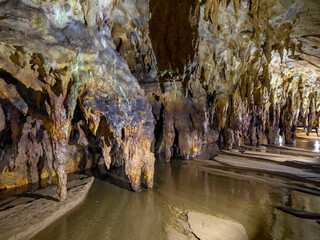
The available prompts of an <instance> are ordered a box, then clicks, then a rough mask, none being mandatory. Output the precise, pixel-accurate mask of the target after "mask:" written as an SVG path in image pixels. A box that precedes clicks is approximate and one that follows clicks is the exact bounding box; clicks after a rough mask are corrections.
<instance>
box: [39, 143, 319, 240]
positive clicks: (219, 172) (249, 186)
mask: <svg viewBox="0 0 320 240" xmlns="http://www.w3.org/2000/svg"><path fill="white" fill-rule="evenodd" d="M300 140H301V139H300ZM300 140H299V141H300ZM301 141H304V140H303V139H302V140H301ZM314 144H315V142H313V145H314ZM313 145H312V146H313ZM310 146H311V145H310ZM242 150H243V151H242V152H231V151H223V152H221V153H220V154H219V155H218V156H217V157H215V158H214V159H213V160H196V161H180V160H174V161H172V162H171V163H170V164H164V163H156V166H155V169H156V171H155V182H154V189H153V190H152V191H147V190H146V189H145V188H143V190H142V191H141V192H139V193H134V192H131V191H130V185H129V182H128V181H127V180H126V178H125V173H124V169H114V170H111V171H109V172H106V171H105V170H104V168H100V171H98V170H97V172H96V173H95V175H96V179H95V181H94V183H93V186H92V188H91V190H90V192H89V194H88V197H87V199H86V200H85V201H84V203H83V205H82V206H81V207H80V208H78V209H77V210H75V211H73V212H72V213H69V214H67V215H65V216H63V217H62V218H60V219H59V220H57V221H56V222H55V223H54V224H52V225H50V226H49V227H47V228H46V229H45V230H43V231H42V232H40V233H39V234H38V235H36V236H35V237H34V238H33V239H34V240H36V239H48V240H50V239H196V238H199V239H205V238H200V237H199V236H200V235H197V234H201V231H200V230H201V226H200V230H199V228H198V230H197V231H198V232H196V230H194V229H196V226H194V225H191V224H192V221H193V220H192V219H191V218H189V217H188V216H191V215H192V214H193V215H196V214H200V213H201V214H204V215H200V216H208V218H204V219H207V222H205V221H206V220H203V221H204V222H203V224H202V227H203V228H205V225H206V224H207V225H208V223H210V221H213V220H210V219H211V218H210V217H214V218H215V219H218V220H219V219H225V220H228V221H229V222H231V223H236V224H239V226H243V227H244V229H245V232H246V234H247V236H248V238H249V239H261V240H263V239H270V240H271V239H273V240H277V239H297V240H298V239H299V240H303V239H306V240H313V239H315V240H316V239H319V238H318V237H319V232H320V197H319V196H320V158H319V153H318V152H317V149H316V150H315V149H314V148H309V147H305V146H303V145H300V148H299V147H296V148H294V147H288V146H275V145H274V146H261V147H259V148H252V147H245V148H243V149H242ZM143 187H144V186H143ZM199 219H200V218H199ZM193 222H197V221H193ZM209 225H210V224H209ZM209 225H208V226H209ZM217 226H218V225H217ZM198 227H199V226H198ZM232 229H234V228H232V227H230V228H229V230H227V232H225V236H227V235H228V233H230V232H232ZM202 230H203V229H202ZM199 231H200V232H199ZM214 231H215V232H217V231H218V233H219V234H222V236H223V234H224V232H223V231H226V230H225V229H224V230H223V229H222V228H219V229H212V232H214ZM219 231H220V232H219ZM203 232H205V231H203ZM207 239H210V236H208V238H207ZM217 239H218V238H217ZM221 239H233V238H228V237H226V238H221ZM238 239H239V238H238ZM244 239H245V238H244Z"/></svg>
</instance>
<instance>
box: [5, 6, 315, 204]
mask: <svg viewBox="0 0 320 240" xmlns="http://www.w3.org/2000/svg"><path fill="white" fill-rule="evenodd" d="M319 13H320V3H319V1H317V0H301V1H294V0H280V1H279V0H259V1H258V0H233V1H231V0H199V1H192V0H183V1H181V0H93V1H88V0H84V1H83V0H81V1H80V0H75V1H71V0H64V1H41V0H37V1H31V0H12V1H6V0H1V1H0V87H1V92H0V148H1V154H0V157H1V158H0V161H1V162H0V170H1V172H2V174H1V175H0V188H3V189H5V188H9V187H16V186H21V185H23V184H26V183H27V182H35V181H38V180H39V177H46V176H48V178H49V182H51V178H52V176H53V175H54V174H56V175H57V180H58V193H59V196H60V198H61V199H65V197H66V193H67V189H66V180H67V175H66V173H67V172H72V171H77V170H81V169H84V168H88V167H95V166H96V165H97V164H101V163H103V164H105V165H106V167H107V168H110V167H116V166H123V165H124V166H125V170H126V174H127V176H128V178H129V180H130V183H131V185H132V188H133V190H138V189H139V188H140V176H141V172H142V173H143V175H144V178H145V181H146V183H147V186H148V187H149V188H152V186H153V172H154V161H155V157H154V154H155V155H156V156H159V158H160V159H162V158H163V159H164V160H165V161H167V162H169V161H170V159H171V158H172V157H181V158H184V159H192V158H195V157H197V156H201V157H205V158H211V157H213V156H214V155H215V154H216V149H217V148H218V147H219V148H227V149H232V148H234V149H238V148H239V147H240V145H241V144H248V145H258V144H261V143H271V144H273V143H275V142H276V140H277V138H278V136H279V134H281V135H283V136H284V137H285V141H286V143H294V140H295V133H296V130H297V127H304V128H305V129H306V132H307V133H309V132H310V131H312V129H316V131H317V133H318V135H319V136H320V92H319V86H320V57H319V56H320V52H319V51H320V50H319V49H320V35H319V34H320V14H319Z"/></svg>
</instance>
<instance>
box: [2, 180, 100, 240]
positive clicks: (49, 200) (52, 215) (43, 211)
mask: <svg viewBox="0 0 320 240" xmlns="http://www.w3.org/2000/svg"><path fill="white" fill-rule="evenodd" d="M93 180H94V178H93V177H89V178H87V177H86V178H81V179H77V180H73V181H70V182H68V183H67V188H68V199H67V200H65V201H63V202H61V201H59V198H58V195H57V192H56V186H51V187H47V188H44V189H39V190H37V191H34V192H32V193H27V194H25V195H24V196H23V197H13V198H9V199H6V200H4V201H3V202H0V232H1V235H0V239H1V240H9V239H30V238H31V237H32V236H34V235H36V234H37V233H38V232H40V231H41V230H43V229H44V228H45V227H47V226H48V225H50V224H51V223H53V222H54V221H55V220H57V219H58V218H60V217H61V216H63V215H64V214H66V213H67V212H69V211H71V210H72V209H74V208H76V207H77V206H79V204H81V203H82V202H83V200H84V199H85V197H86V196H87V194H88V191H89V189H90V187H91V185H92V183H93Z"/></svg>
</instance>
